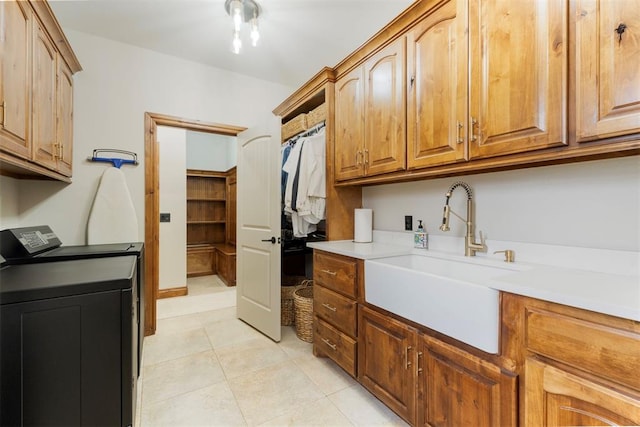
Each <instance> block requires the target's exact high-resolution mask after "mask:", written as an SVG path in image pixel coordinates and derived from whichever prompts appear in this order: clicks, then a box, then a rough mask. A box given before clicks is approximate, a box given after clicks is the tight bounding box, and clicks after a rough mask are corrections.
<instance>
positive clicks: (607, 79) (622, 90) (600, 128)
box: [575, 0, 640, 141]
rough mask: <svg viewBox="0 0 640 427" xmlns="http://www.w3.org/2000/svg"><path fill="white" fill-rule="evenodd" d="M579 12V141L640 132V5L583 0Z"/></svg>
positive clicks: (626, 1) (625, 0)
mask: <svg viewBox="0 0 640 427" xmlns="http://www.w3.org/2000/svg"><path fill="white" fill-rule="evenodd" d="M576 17H577V22H576V73H575V79H576V110H577V112H576V115H577V117H576V119H577V125H576V134H577V139H578V141H585V140H590V139H597V138H605V137H610V136H617V135H624V134H629V133H635V132H640V66H639V65H638V64H639V63H638V61H639V59H638V58H640V43H639V37H640V5H639V4H638V2H637V1H633V0H620V1H611V0H577V1H576ZM622 25H624V26H625V27H622ZM616 29H618V31H620V32H622V34H618V32H616ZM623 30H624V31H623Z"/></svg>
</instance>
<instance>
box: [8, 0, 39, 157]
mask: <svg viewBox="0 0 640 427" xmlns="http://www.w3.org/2000/svg"><path fill="white" fill-rule="evenodd" d="M0 17H2V22H3V25H2V26H1V27H0V46H1V49H0V51H2V57H1V59H0V60H1V61H2V68H1V72H2V75H1V78H0V100H1V101H0V102H1V104H0V108H2V116H1V117H2V126H1V127H0V148H1V149H2V150H5V151H7V152H9V153H11V154H13V155H15V156H17V157H21V158H24V159H30V158H31V138H30V132H31V128H30V123H31V122H30V119H29V117H30V113H29V112H30V109H31V50H30V48H29V42H30V40H31V37H32V29H31V24H32V22H33V19H34V18H33V12H32V10H31V8H30V7H29V5H28V4H27V3H24V2H17V1H3V2H0Z"/></svg>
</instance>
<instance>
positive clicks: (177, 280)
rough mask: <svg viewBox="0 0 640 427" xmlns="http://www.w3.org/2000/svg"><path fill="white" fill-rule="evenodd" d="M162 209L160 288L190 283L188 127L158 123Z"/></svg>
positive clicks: (176, 286)
mask: <svg viewBox="0 0 640 427" xmlns="http://www.w3.org/2000/svg"><path fill="white" fill-rule="evenodd" d="M157 137H158V148H159V187H160V212H161V213H170V214H171V222H161V223H160V254H159V257H160V271H159V272H160V279H159V282H160V283H159V286H158V287H159V289H169V288H178V287H182V286H186V285H187V201H186V200H187V175H186V172H185V170H186V131H185V130H184V129H179V128H172V127H165V126H158V134H157Z"/></svg>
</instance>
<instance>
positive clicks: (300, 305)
mask: <svg viewBox="0 0 640 427" xmlns="http://www.w3.org/2000/svg"><path fill="white" fill-rule="evenodd" d="M293 303H294V308H295V312H296V320H295V322H296V335H297V336H298V338H300V339H301V340H302V341H306V342H313V280H305V281H304V282H302V284H301V285H300V286H298V287H297V288H296V290H295V291H294V292H293Z"/></svg>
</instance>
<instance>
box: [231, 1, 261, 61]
mask: <svg viewBox="0 0 640 427" xmlns="http://www.w3.org/2000/svg"><path fill="white" fill-rule="evenodd" d="M224 9H225V10H226V11H227V13H228V14H229V16H230V17H231V19H232V20H233V38H232V40H231V51H232V52H233V53H235V54H239V53H240V51H241V50H242V38H241V30H242V24H243V23H245V22H247V23H249V30H250V33H249V36H250V38H251V45H252V46H254V47H255V46H257V45H258V40H260V31H259V29H258V16H260V6H259V5H258V3H256V2H255V1H254V0H226V1H225V2H224Z"/></svg>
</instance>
